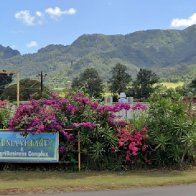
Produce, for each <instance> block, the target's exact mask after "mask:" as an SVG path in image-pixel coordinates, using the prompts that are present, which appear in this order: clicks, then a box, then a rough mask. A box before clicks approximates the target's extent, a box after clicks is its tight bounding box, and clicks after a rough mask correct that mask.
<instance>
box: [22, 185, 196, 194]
mask: <svg viewBox="0 0 196 196" xmlns="http://www.w3.org/2000/svg"><path fill="white" fill-rule="evenodd" d="M23 196H24V195H23ZM36 196H196V184H193V185H183V186H168V187H156V188H138V189H136V188H134V189H128V190H114V191H97V192H80V193H79V192H73V193H61V194H42V195H36Z"/></svg>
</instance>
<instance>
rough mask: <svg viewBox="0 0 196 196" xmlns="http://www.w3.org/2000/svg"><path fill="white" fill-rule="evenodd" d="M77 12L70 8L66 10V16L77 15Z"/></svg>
mask: <svg viewBox="0 0 196 196" xmlns="http://www.w3.org/2000/svg"><path fill="white" fill-rule="evenodd" d="M76 12H77V10H76V9H74V8H70V9H68V10H65V14H67V15H74V14H76Z"/></svg>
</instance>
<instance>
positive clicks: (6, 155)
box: [0, 131, 59, 163]
mask: <svg viewBox="0 0 196 196" xmlns="http://www.w3.org/2000/svg"><path fill="white" fill-rule="evenodd" d="M58 148H59V133H57V132H55V133H36V134H35V133H28V134H27V135H24V132H21V131H0V162H13V163H51V162H54V163H55V162H58V161H59V152H58Z"/></svg>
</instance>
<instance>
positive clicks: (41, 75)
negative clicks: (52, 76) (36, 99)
mask: <svg viewBox="0 0 196 196" xmlns="http://www.w3.org/2000/svg"><path fill="white" fill-rule="evenodd" d="M40 77H41V97H42V95H43V72H42V71H41V74H40Z"/></svg>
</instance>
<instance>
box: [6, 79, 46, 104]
mask: <svg viewBox="0 0 196 196" xmlns="http://www.w3.org/2000/svg"><path fill="white" fill-rule="evenodd" d="M40 86H41V84H40V82H39V81H37V80H31V79H29V78H26V79H22V80H20V100H22V101H27V100H29V99H30V97H31V96H33V98H35V99H39V98H41V91H40ZM16 88H17V87H16V84H13V85H10V86H9V87H7V88H6V89H5V90H4V92H3V94H2V98H3V99H8V100H10V101H15V100H16ZM46 91H48V89H46V88H44V92H46Z"/></svg>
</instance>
